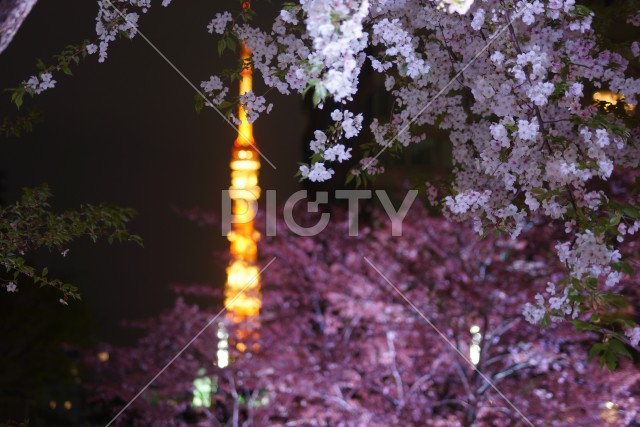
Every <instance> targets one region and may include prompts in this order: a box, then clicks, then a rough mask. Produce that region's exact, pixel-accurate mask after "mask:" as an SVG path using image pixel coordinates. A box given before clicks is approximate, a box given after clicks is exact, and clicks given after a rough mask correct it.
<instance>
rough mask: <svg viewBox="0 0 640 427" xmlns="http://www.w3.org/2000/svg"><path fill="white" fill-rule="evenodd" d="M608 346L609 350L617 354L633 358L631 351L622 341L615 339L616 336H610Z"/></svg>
mask: <svg viewBox="0 0 640 427" xmlns="http://www.w3.org/2000/svg"><path fill="white" fill-rule="evenodd" d="M609 347H611V350H613V351H615V352H616V353H618V354H619V355H621V356H624V357H626V358H627V359H629V360H633V356H632V355H631V352H630V351H629V350H628V349H627V347H626V346H625V345H624V343H623V342H622V341H620V340H617V339H616V338H612V339H611V340H610V341H609Z"/></svg>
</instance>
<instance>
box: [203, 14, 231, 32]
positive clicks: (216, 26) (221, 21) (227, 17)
mask: <svg viewBox="0 0 640 427" xmlns="http://www.w3.org/2000/svg"><path fill="white" fill-rule="evenodd" d="M231 21H233V15H231V14H230V13H229V12H223V13H216V16H215V18H213V19H212V20H211V22H210V23H209V25H208V26H207V30H208V31H209V33H210V34H213V33H214V32H215V33H216V34H224V31H225V30H226V29H227V26H228V24H229V22H231Z"/></svg>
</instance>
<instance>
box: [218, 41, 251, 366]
mask: <svg viewBox="0 0 640 427" xmlns="http://www.w3.org/2000/svg"><path fill="white" fill-rule="evenodd" d="M240 57H241V59H242V61H243V69H242V72H241V73H240V88H239V89H240V95H244V94H245V93H247V92H249V91H251V90H252V89H253V87H252V86H253V84H252V83H253V82H252V70H251V51H250V50H249V48H248V46H247V45H246V44H245V43H242V44H241V47H240ZM238 119H239V120H240V124H239V125H238V136H237V138H236V140H235V142H234V144H233V150H232V153H231V163H230V165H229V166H230V168H231V186H230V187H229V195H230V197H231V200H232V205H231V209H232V213H233V215H234V217H235V222H234V223H233V224H232V229H231V231H230V232H229V234H228V235H227V238H228V239H229V242H230V248H229V251H230V255H231V257H230V258H231V259H230V263H229V266H228V267H227V282H226V284H225V290H224V294H225V307H226V308H227V318H228V319H230V320H231V322H232V323H233V324H234V325H235V327H234V336H233V337H229V334H228V333H227V330H226V328H225V326H224V323H222V322H221V323H220V325H219V327H218V339H219V342H218V362H217V363H218V366H220V367H222V368H224V367H225V366H227V365H228V363H229V342H231V343H233V345H235V347H236V348H237V349H238V350H239V351H241V352H244V351H246V350H247V349H248V346H251V347H252V349H257V343H256V342H255V339H256V338H257V337H258V329H259V321H258V315H259V314H260V308H261V306H262V296H261V293H260V277H259V269H258V266H257V264H256V261H257V257H258V247H257V243H258V240H259V238H260V233H259V232H258V231H257V230H256V229H255V224H254V219H253V218H254V217H255V214H256V211H255V210H256V208H257V207H256V202H257V201H258V198H259V197H260V187H259V185H258V171H259V170H260V158H259V156H258V153H257V151H256V149H255V140H254V137H253V125H252V124H251V123H249V121H248V120H247V111H246V110H245V109H244V107H243V105H240V106H239V109H238ZM249 194H250V195H252V196H253V198H254V200H253V202H254V203H250V202H251V201H248V200H247V198H251V196H249V197H248V195H249ZM245 288H246V289H245Z"/></svg>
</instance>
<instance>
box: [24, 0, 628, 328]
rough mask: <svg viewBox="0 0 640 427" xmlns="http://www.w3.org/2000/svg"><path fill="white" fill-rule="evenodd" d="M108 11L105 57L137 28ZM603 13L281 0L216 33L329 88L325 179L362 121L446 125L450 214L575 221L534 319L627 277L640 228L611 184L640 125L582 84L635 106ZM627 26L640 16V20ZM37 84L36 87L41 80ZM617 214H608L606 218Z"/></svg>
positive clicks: (258, 67)
mask: <svg viewBox="0 0 640 427" xmlns="http://www.w3.org/2000/svg"><path fill="white" fill-rule="evenodd" d="M115 3H116V5H118V7H120V8H121V10H123V13H125V14H126V15H127V16H128V17H129V16H130V18H131V19H130V21H131V22H132V23H135V22H137V19H138V13H137V12H142V13H144V12H145V11H146V9H147V8H148V7H149V0H120V1H117V2H115ZM166 4H168V1H164V2H163V5H166ZM99 7H100V10H99V14H98V18H97V21H98V23H97V26H96V30H97V33H98V35H99V37H100V43H99V45H98V46H97V50H98V52H99V60H100V61H103V60H104V58H106V54H107V47H108V45H109V43H110V42H111V41H113V40H114V39H115V35H116V34H117V32H118V31H126V32H128V34H129V35H130V36H134V35H135V29H134V28H133V26H132V25H131V24H126V23H124V24H123V23H122V22H121V20H119V18H118V16H117V15H116V12H115V11H114V10H113V8H111V7H110V6H108V4H107V2H106V1H105V0H100V1H99ZM129 9H131V10H129ZM133 9H137V12H136V11H133ZM593 19H594V15H593V13H591V12H589V11H588V9H586V8H585V7H584V6H582V5H577V4H576V2H575V0H533V1H531V0H475V2H474V1H473V0H441V1H438V0H300V1H299V2H296V3H287V4H285V6H284V8H283V10H282V11H280V13H279V15H278V16H277V18H276V19H275V20H274V22H273V24H272V25H271V26H270V28H258V27H256V26H252V25H250V24H247V23H242V24H240V23H237V22H236V21H234V20H232V19H231V14H229V13H221V14H218V15H216V17H215V18H214V19H213V21H212V22H211V23H210V24H209V31H210V32H212V33H216V34H221V33H226V32H231V33H233V34H235V35H236V36H237V39H238V40H240V41H243V42H245V43H246V44H247V45H248V47H249V48H250V49H251V51H252V57H251V61H252V66H253V69H254V70H255V72H256V74H259V75H261V77H262V79H263V80H264V83H265V84H266V85H267V86H269V87H271V88H275V89H276V90H278V91H279V92H280V93H283V94H289V93H297V94H303V93H306V92H310V93H312V94H313V97H314V101H315V103H316V104H317V105H318V106H319V107H320V108H322V107H323V105H325V100H326V99H327V98H330V99H332V100H333V101H335V102H338V103H339V104H342V108H341V109H340V110H336V111H334V112H333V113H332V114H331V116H332V119H333V120H334V123H333V124H332V125H331V126H330V127H329V128H328V129H321V130H317V131H316V132H315V134H314V139H313V140H312V141H310V149H311V152H312V158H311V161H310V163H309V164H305V165H302V166H301V167H300V175H301V176H302V177H303V178H306V179H309V180H312V181H324V180H327V179H330V178H331V177H332V176H333V175H334V171H333V169H331V167H330V165H329V163H330V162H344V161H347V160H349V159H350V158H351V148H349V147H348V146H347V145H348V144H347V142H346V141H347V140H348V141H354V140H356V138H357V137H359V136H361V135H363V133H364V132H363V130H364V129H366V130H367V131H368V132H369V133H370V135H371V144H372V145H373V147H374V148H377V149H378V150H386V149H387V148H388V147H392V146H396V145H401V146H408V145H410V144H414V143H418V142H421V141H423V140H424V138H425V136H424V135H425V132H426V130H427V128H428V127H436V128H438V129H439V130H441V131H444V132H447V133H448V137H449V141H450V143H451V147H452V155H453V161H454V170H453V172H454V177H453V181H452V184H451V187H450V188H449V192H448V193H445V194H442V193H440V194H439V195H438V197H439V198H440V200H441V203H442V206H443V208H444V212H445V214H446V215H448V216H449V217H450V218H452V219H456V220H471V221H473V223H474V225H475V228H476V230H477V231H478V232H479V233H484V232H485V231H486V230H487V229H488V228H494V227H496V228H498V229H500V230H502V231H505V232H507V233H509V234H511V235H512V236H514V237H515V236H517V235H518V234H519V233H520V231H521V230H522V229H523V228H524V227H525V226H526V225H527V223H528V222H530V220H531V219H532V218H538V217H542V218H544V217H546V218H547V219H549V220H552V221H558V222H559V223H560V224H565V230H566V236H564V238H562V239H561V241H559V242H558V244H557V246H556V250H557V252H558V256H559V259H560V260H561V261H562V262H564V263H565V264H566V265H567V267H568V274H567V280H568V281H567V282H557V283H556V285H557V286H558V287H564V288H563V289H560V290H558V291H556V290H554V292H553V293H552V292H547V296H546V297H545V296H543V295H542V294H540V295H539V297H537V298H536V304H535V305H530V306H528V308H527V309H526V311H525V314H526V316H527V318H528V319H529V320H531V321H539V320H540V319H541V318H542V317H543V316H544V312H548V311H552V312H553V313H554V314H553V315H554V316H556V317H561V316H562V315H567V316H569V315H570V316H575V315H576V312H577V311H578V309H577V308H576V305H575V304H576V303H575V299H573V300H572V299H571V298H573V295H575V294H576V293H580V292H586V291H585V290H584V289H582V290H581V289H578V288H576V286H578V285H576V284H575V283H574V282H572V281H571V280H569V279H575V280H595V281H596V282H597V283H598V286H601V287H603V288H605V289H615V287H616V286H618V285H617V283H618V282H619V281H621V280H623V279H624V276H623V275H622V274H621V273H620V271H619V269H618V268H617V267H616V264H618V263H619V262H620V253H619V252H618V250H617V249H616V248H615V247H614V245H615V244H616V243H617V242H616V240H618V241H619V240H624V239H628V238H629V237H630V236H633V235H634V234H636V232H637V231H638V228H639V226H638V225H637V224H638V222H637V221H638V220H639V219H640V218H631V217H628V216H625V215H627V214H624V215H618V213H617V210H620V209H619V208H618V207H616V206H614V205H612V204H611V203H612V200H613V199H612V194H610V191H609V190H608V187H607V186H606V184H607V181H610V180H611V179H612V177H614V176H615V174H616V172H617V171H624V170H629V169H637V168H638V166H639V165H640V144H637V140H638V137H640V130H639V129H638V128H629V127H628V126H632V125H629V121H628V120H626V119H625V117H621V116H619V115H618V114H617V113H616V114H614V113H613V112H612V111H604V110H603V109H602V107H601V106H600V107H596V106H595V105H594V103H593V102H592V100H591V93H589V92H588V90H591V88H596V89H602V90H610V91H613V92H616V93H619V94H621V95H623V96H624V99H625V102H626V103H627V104H631V105H636V104H637V102H638V95H640V80H638V79H636V78H634V77H630V67H629V59H628V58H627V57H625V56H623V54H621V53H617V52H614V51H612V50H609V49H607V48H605V47H601V46H600V45H599V36H598V35H597V34H596V32H595V31H594V30H593V29H592V22H593ZM626 21H627V22H628V23H629V24H631V25H640V15H634V16H630V17H628V19H627V20H626ZM114 23H115V24H114ZM639 46H640V45H638V43H637V42H636V43H635V44H631V46H630V49H629V52H630V53H631V55H630V57H631V56H633V55H635V56H636V57H637V56H639V55H640V47H639ZM87 49H88V48H87ZM365 66H367V67H370V68H371V69H373V70H374V72H377V73H380V74H382V75H383V76H382V77H383V78H382V79H381V81H383V82H384V90H386V91H387V92H388V94H389V96H390V97H391V98H392V101H393V103H392V105H393V109H392V111H391V113H390V116H389V117H377V118H372V119H371V120H370V121H369V122H368V123H363V122H364V119H363V116H362V115H360V114H356V113H353V112H351V111H349V110H348V105H345V104H348V103H349V102H350V101H351V100H352V98H353V96H354V95H355V94H356V93H357V91H358V89H359V86H358V85H359V78H360V73H361V71H362V69H363V67H365ZM42 80H43V79H42V76H40V78H39V79H38V78H37V77H36V78H35V79H34V80H31V79H30V82H31V83H30V84H29V82H26V84H27V85H28V86H29V87H31V88H32V90H33V91H36V90H41V89H42V88H41V82H42ZM51 81H52V80H48V82H51ZM54 83H55V82H54ZM47 84H52V83H46V84H45V88H46V85H47ZM202 87H203V89H204V90H205V92H207V93H208V94H210V95H212V96H215V100H214V101H216V102H222V99H223V98H224V97H225V96H226V95H227V89H226V88H225V87H224V85H223V84H222V82H221V81H220V80H219V79H217V78H212V79H210V80H209V81H208V82H203V86H202ZM259 98H260V97H255V96H254V95H253V94H251V95H249V94H248V95H246V96H245V98H244V99H243V100H241V102H244V103H245V105H247V106H248V107H249V108H248V109H249V110H252V111H254V112H256V113H260V112H262V111H265V110H266V107H265V101H264V99H259ZM254 118H255V117H253V116H252V119H254ZM634 140H635V141H636V142H634ZM369 147H370V146H369ZM356 163H357V166H356V167H355V169H354V170H353V171H352V175H353V176H358V177H360V176H363V175H374V174H376V173H381V172H382V171H383V168H382V166H381V165H380V162H379V158H378V157H377V156H376V151H375V150H373V151H372V150H368V151H367V152H366V158H365V159H359V160H358V159H356ZM429 188H430V189H431V190H430V193H429V198H430V199H435V198H436V195H435V194H434V191H433V188H435V187H429ZM632 202H633V201H632ZM635 202H636V203H637V202H638V200H635ZM618 216H620V217H618ZM609 219H610V222H611V224H613V225H607V226H598V227H599V228H598V227H596V224H602V223H607V224H609V222H608V221H609ZM616 221H617V222H616ZM572 283H573V284H572ZM556 285H554V286H556ZM569 309H571V310H569Z"/></svg>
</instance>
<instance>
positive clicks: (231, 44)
mask: <svg viewBox="0 0 640 427" xmlns="http://www.w3.org/2000/svg"><path fill="white" fill-rule="evenodd" d="M227 47H228V48H229V49H231V51H232V52H233V53H235V52H236V41H235V40H234V39H233V38H231V37H229V38H228V39H227Z"/></svg>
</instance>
